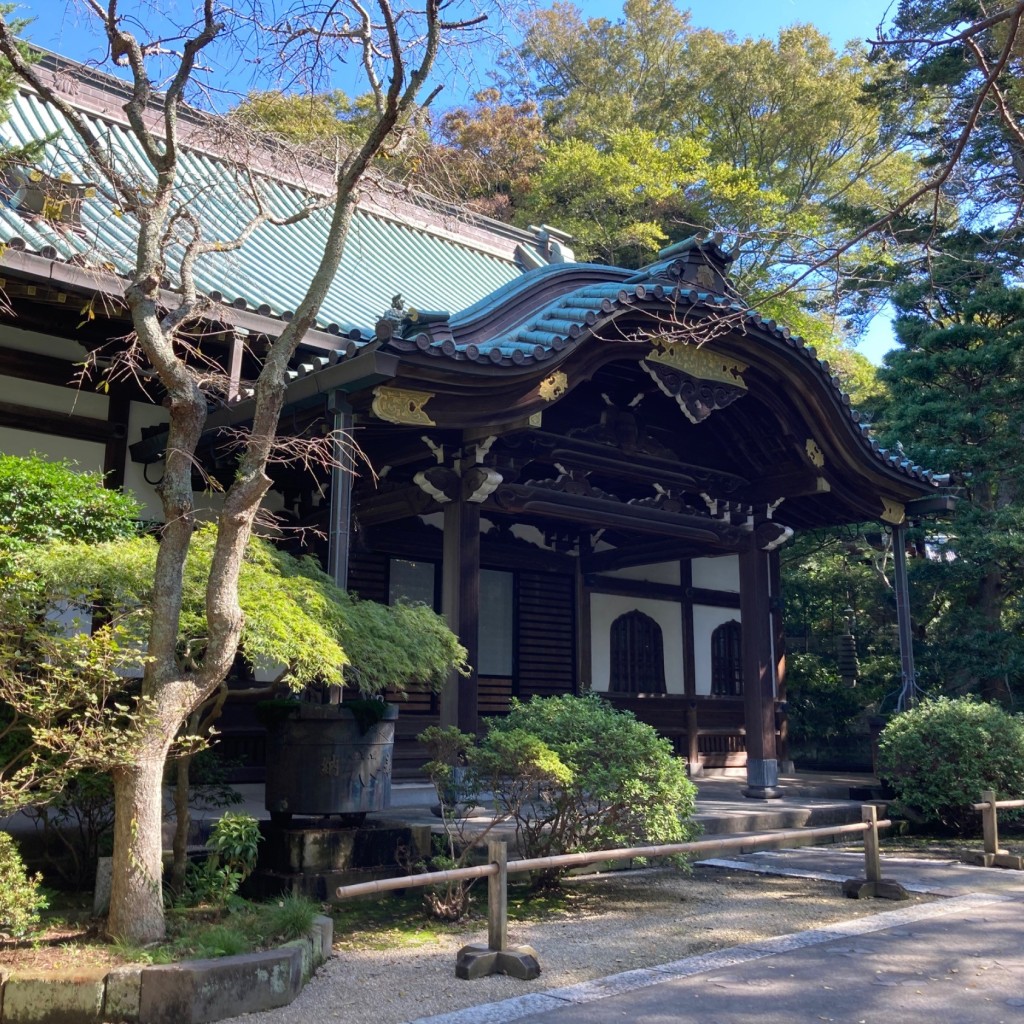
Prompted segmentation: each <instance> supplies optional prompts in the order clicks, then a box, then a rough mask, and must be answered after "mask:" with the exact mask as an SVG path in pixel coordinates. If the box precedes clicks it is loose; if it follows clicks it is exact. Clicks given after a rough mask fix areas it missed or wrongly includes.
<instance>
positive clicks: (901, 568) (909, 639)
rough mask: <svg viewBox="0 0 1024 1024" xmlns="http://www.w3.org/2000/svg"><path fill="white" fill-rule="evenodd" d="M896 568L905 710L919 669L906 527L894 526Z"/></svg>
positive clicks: (914, 690)
mask: <svg viewBox="0 0 1024 1024" xmlns="http://www.w3.org/2000/svg"><path fill="white" fill-rule="evenodd" d="M892 554H893V569H894V573H893V575H894V576H895V584H896V623H897V629H898V631H899V638H900V668H901V670H902V676H903V686H902V687H901V689H900V696H899V701H898V702H897V705H896V706H897V709H898V710H899V711H906V710H907V709H908V708H912V707H913V706H914V702H915V701H916V699H917V670H916V669H915V668H914V634H913V630H912V628H911V621H910V581H909V579H908V578H907V527H906V524H905V523H899V524H897V525H896V526H894V527H893V528H892Z"/></svg>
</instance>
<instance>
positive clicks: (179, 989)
mask: <svg viewBox="0 0 1024 1024" xmlns="http://www.w3.org/2000/svg"><path fill="white" fill-rule="evenodd" d="M333 943H334V922H333V921H332V920H331V919H330V918H329V917H325V916H323V915H317V916H316V917H315V918H314V919H313V926H312V928H310V930H309V932H308V934H307V935H306V936H305V938H302V939H295V940H294V941H293V942H288V943H286V944H285V945H284V946H282V947H280V948H279V949H270V950H266V951H264V952H262V953H243V954H242V955H240V956H225V957H220V958H219V959H216V960H185V961H182V962H181V963H178V964H167V965H160V966H153V967H116V968H113V969H112V970H109V971H105V970H102V969H97V970H80V971H66V972H60V973H58V972H53V971H35V972H23V973H18V974H12V973H6V972H4V971H0V1024H122V1022H124V1024H208V1022H210V1021H216V1020H222V1019H224V1018H225V1017H235V1016H237V1015H238V1014H240V1013H253V1012H256V1011H259V1010H273V1009H277V1008H278V1007H281V1006H287V1005H288V1004H289V1003H290V1002H291V1001H292V1000H293V999H294V998H295V997H296V996H297V995H298V994H299V993H300V992H301V991H302V988H303V986H304V985H305V984H306V982H307V981H308V980H309V979H310V978H311V977H312V975H313V972H314V971H315V970H316V969H317V967H319V966H320V965H321V964H322V963H323V962H324V961H325V960H327V959H328V957H330V956H331V948H332V946H333Z"/></svg>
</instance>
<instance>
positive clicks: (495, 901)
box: [455, 839, 540, 981]
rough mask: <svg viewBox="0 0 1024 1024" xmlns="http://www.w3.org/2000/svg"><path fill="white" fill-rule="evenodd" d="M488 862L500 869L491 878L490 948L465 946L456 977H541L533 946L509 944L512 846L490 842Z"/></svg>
mask: <svg viewBox="0 0 1024 1024" xmlns="http://www.w3.org/2000/svg"><path fill="white" fill-rule="evenodd" d="M487 859H488V860H489V861H490V864H491V867H494V868H497V870H496V871H494V872H493V873H492V874H489V875H488V876H487V945H486V946H483V945H470V946H463V947H462V949H460V950H459V954H458V956H457V957H456V958H455V976H456V977H458V978H464V979H466V980H467V981H469V980H472V979H473V978H485V977H487V976H488V975H490V974H508V975H511V976H512V977H513V978H519V979H520V980H521V981H532V980H533V979H534V978H536V977H539V976H540V962H539V961H538V960H537V951H536V950H535V949H533V947H532V946H509V944H508V844H507V843H506V842H505V841H504V840H503V839H489V840H488V841H487Z"/></svg>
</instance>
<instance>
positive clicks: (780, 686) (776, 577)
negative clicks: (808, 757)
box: [768, 550, 793, 773]
mask: <svg viewBox="0 0 1024 1024" xmlns="http://www.w3.org/2000/svg"><path fill="white" fill-rule="evenodd" d="M768 583H769V586H770V588H771V616H772V644H773V648H772V649H773V653H774V655H775V699H776V700H777V701H778V702H779V704H780V705H783V706H784V705H785V703H786V617H785V615H784V614H783V602H782V567H781V565H780V558H779V552H778V551H777V550H776V551H772V552H770V554H769V555H768ZM778 726H779V736H778V742H777V746H776V750H777V754H778V758H779V769H780V770H781V771H782V772H783V773H785V772H791V771H792V770H793V762H792V760H791V759H790V756H789V720H788V717H787V715H786V711H785V709H784V707H783V710H782V712H781V714H780V716H779V721H778Z"/></svg>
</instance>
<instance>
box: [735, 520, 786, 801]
mask: <svg viewBox="0 0 1024 1024" xmlns="http://www.w3.org/2000/svg"><path fill="white" fill-rule="evenodd" d="M757 537H758V531H756V530H755V531H754V534H753V535H752V536H751V538H750V541H749V542H748V543H747V544H746V545H745V546H744V547H743V549H742V550H741V551H740V616H741V618H742V620H743V634H742V635H743V644H742V658H743V710H744V722H745V725H746V729H747V788H746V789H745V790H744V791H743V792H744V795H745V796H748V797H751V798H752V799H755V800H770V799H774V798H776V797H780V796H781V795H782V793H781V792H780V790H779V789H778V783H779V762H778V758H777V754H776V749H775V685H774V676H773V673H772V634H771V629H772V624H771V604H770V600H769V598H770V592H769V583H768V580H769V573H768V559H769V555H768V552H766V551H764V550H762V548H761V545H760V544H759V543H758V539H757Z"/></svg>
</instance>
